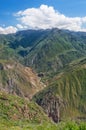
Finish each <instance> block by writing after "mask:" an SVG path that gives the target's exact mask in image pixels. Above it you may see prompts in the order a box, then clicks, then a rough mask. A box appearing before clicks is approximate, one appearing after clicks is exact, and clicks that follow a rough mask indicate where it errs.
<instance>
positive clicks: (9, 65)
mask: <svg viewBox="0 0 86 130" xmlns="http://www.w3.org/2000/svg"><path fill="white" fill-rule="evenodd" d="M43 87H44V85H43V83H41V82H40V78H38V76H37V75H36V73H35V72H33V70H32V69H31V68H29V67H24V66H23V65H21V64H19V63H17V62H14V61H12V60H11V61H7V60H0V90H3V91H6V92H8V93H13V94H17V95H19V96H22V97H27V98H32V96H33V95H34V94H35V93H36V92H38V91H39V90H41V89H43Z"/></svg>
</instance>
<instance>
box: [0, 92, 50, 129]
mask: <svg viewBox="0 0 86 130" xmlns="http://www.w3.org/2000/svg"><path fill="white" fill-rule="evenodd" d="M45 122H47V123H50V121H49V119H48V117H47V116H46V115H45V114H44V113H43V110H42V109H41V108H40V107H39V106H38V105H37V104H36V103H34V102H31V101H28V100H25V99H24V98H20V97H18V96H13V95H12V94H7V93H5V92H2V91H0V130H9V129H10V130H11V129H12V130H14V129H15V130H17V129H18V130H20V129H22V130H23V129H24V128H23V127H26V128H28V129H29V127H30V126H33V127H34V125H40V124H43V123H45ZM29 125H30V126H29Z"/></svg>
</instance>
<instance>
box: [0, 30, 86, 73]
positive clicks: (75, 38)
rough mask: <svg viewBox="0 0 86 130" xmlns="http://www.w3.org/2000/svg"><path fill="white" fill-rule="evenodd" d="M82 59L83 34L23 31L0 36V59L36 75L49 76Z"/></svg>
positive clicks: (85, 43) (84, 51) (85, 51)
mask: <svg viewBox="0 0 86 130" xmlns="http://www.w3.org/2000/svg"><path fill="white" fill-rule="evenodd" d="M85 55H86V33H82V32H81V33H80V32H70V31H67V30H59V29H56V28H55V29H47V30H25V31H20V32H17V33H16V34H10V35H0V59H9V58H14V59H17V60H18V61H20V62H21V63H22V64H24V65H26V66H30V67H33V68H34V69H35V70H36V71H37V72H43V73H46V71H47V73H48V74H51V72H54V73H56V72H57V71H59V70H61V69H63V68H64V67H65V65H67V64H69V63H70V62H72V61H74V60H76V59H78V58H82V57H84V56H85Z"/></svg>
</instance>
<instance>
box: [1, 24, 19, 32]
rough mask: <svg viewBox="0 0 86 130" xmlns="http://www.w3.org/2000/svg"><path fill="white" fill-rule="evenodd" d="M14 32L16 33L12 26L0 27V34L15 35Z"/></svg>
mask: <svg viewBox="0 0 86 130" xmlns="http://www.w3.org/2000/svg"><path fill="white" fill-rule="evenodd" d="M16 31H17V28H16V27H13V26H8V27H6V28H3V27H0V34H9V33H15V32H16Z"/></svg>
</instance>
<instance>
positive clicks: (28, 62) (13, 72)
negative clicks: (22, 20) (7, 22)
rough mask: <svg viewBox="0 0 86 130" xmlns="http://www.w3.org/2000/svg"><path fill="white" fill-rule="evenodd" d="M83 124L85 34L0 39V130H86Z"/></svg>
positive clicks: (30, 33)
mask: <svg viewBox="0 0 86 130" xmlns="http://www.w3.org/2000/svg"><path fill="white" fill-rule="evenodd" d="M53 121H54V122H56V123H54V122H53ZM85 121H86V33H82V32H70V31H67V30H59V29H47V30H25V31H20V32H17V33H16V34H9V35H0V130H9V129H10V130H86V122H85ZM57 122H58V124H57Z"/></svg>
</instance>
